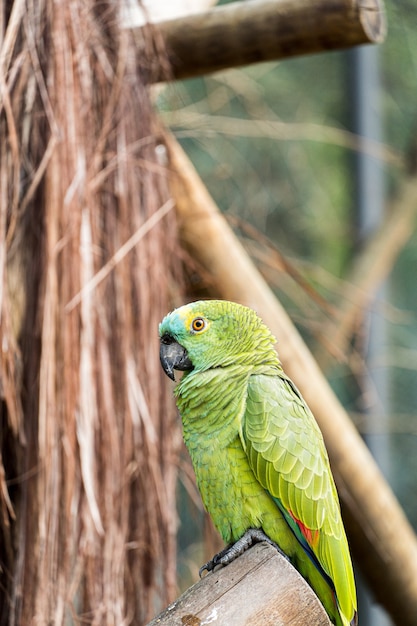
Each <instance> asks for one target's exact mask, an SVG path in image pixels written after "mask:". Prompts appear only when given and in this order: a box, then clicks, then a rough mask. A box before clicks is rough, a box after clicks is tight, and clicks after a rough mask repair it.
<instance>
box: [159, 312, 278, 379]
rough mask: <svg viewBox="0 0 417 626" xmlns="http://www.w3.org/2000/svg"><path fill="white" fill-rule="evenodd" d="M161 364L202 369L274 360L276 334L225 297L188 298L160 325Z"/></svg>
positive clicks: (168, 371) (168, 367)
mask: <svg viewBox="0 0 417 626" xmlns="http://www.w3.org/2000/svg"><path fill="white" fill-rule="evenodd" d="M159 336H160V341H161V348H160V358H161V364H162V367H163V369H164V371H165V373H166V374H167V376H169V377H170V378H171V379H172V380H175V376H174V370H181V371H185V372H187V371H191V370H194V371H204V370H207V369H211V368H215V367H227V366H229V365H232V364H236V363H242V362H244V361H245V358H246V359H247V357H248V355H250V358H251V363H252V364H255V363H270V362H271V360H272V361H273V362H276V361H277V355H276V352H275V350H274V344H275V338H274V337H273V335H272V334H271V332H270V331H269V329H268V328H267V327H266V326H265V324H264V323H263V322H262V320H261V319H260V318H259V317H258V316H257V314H256V313H255V311H253V310H252V309H249V308H247V307H245V306H243V305H240V304H236V303H234V302H228V301H226V300H200V301H197V302H191V303H190V304H186V305H184V306H182V307H180V308H178V309H175V310H174V311H172V313H169V314H168V315H167V316H166V317H165V318H164V319H163V320H162V322H161V324H160V325H159Z"/></svg>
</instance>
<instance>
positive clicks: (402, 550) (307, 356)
mask: <svg viewBox="0 0 417 626" xmlns="http://www.w3.org/2000/svg"><path fill="white" fill-rule="evenodd" d="M168 147H169V150H170V154H171V159H172V165H173V169H174V172H175V174H174V175H173V177H172V190H173V194H174V197H175V200H176V205H177V215H178V219H179V227H180V235H181V238H182V242H183V245H184V247H185V248H186V249H188V251H189V252H190V254H191V255H192V256H193V257H194V258H195V259H196V260H197V262H198V263H200V264H201V266H202V268H203V269H204V272H206V273H207V274H208V275H209V277H210V280H211V284H212V285H213V289H212V295H213V296H214V297H220V298H224V299H228V300H235V301H236V302H240V303H242V304H246V305H248V306H251V307H253V308H255V309H256V310H257V312H258V313H259V315H260V316H261V317H262V318H263V320H264V321H265V323H266V324H267V325H268V326H269V327H270V329H271V330H272V332H273V333H274V335H275V336H276V337H277V339H278V352H279V354H280V357H281V360H282V363H283V366H284V369H285V371H286V372H287V374H288V375H289V376H290V377H291V378H292V379H293V380H294V382H295V384H296V385H297V386H298V387H299V389H300V390H301V393H302V394H303V396H304V397H305V399H306V401H307V403H308V404H309V406H310V408H311V410H312V411H313V414H314V415H315V417H316V419H317V421H318V423H319V425H320V427H321V430H322V432H323V435H324V439H325V442H326V446H327V449H328V452H329V456H330V460H331V464H332V469H333V473H334V475H335V479H336V483H337V486H338V491H339V495H340V497H341V501H342V504H343V509H344V511H343V512H344V518H345V523H346V527H347V531H348V535H349V543H350V545H351V548H352V552H353V555H354V557H356V560H357V562H358V563H359V565H360V568H361V570H362V573H363V574H364V576H365V578H366V579H367V581H368V583H369V585H370V587H371V588H372V590H373V593H374V595H375V597H376V598H377V599H378V600H379V601H380V602H381V604H382V605H384V606H385V608H386V609H387V611H388V612H389V613H390V614H391V616H392V617H393V619H394V620H395V623H396V624H398V625H401V626H415V625H416V615H417V541H416V536H415V534H414V532H413V530H412V528H411V526H410V524H409V522H408V520H407V519H406V517H405V515H404V512H403V510H402V509H401V507H400V505H399V504H398V501H397V500H396V498H395V496H394V494H393V492H392V491H391V489H390V487H389V485H388V484H387V483H386V481H385V479H384V478H383V476H382V474H381V472H380V470H379V469H378V467H377V465H376V463H375V461H374V459H373V458H372V456H371V454H370V452H369V450H368V449H367V447H366V446H365V444H364V442H363V441H362V439H361V437H360V436H359V434H358V433H357V431H356V429H355V427H354V426H353V425H352V422H351V421H350V419H349V416H348V415H347V413H346V411H345V410H344V409H343V407H342V405H341V404H340V402H339V401H338V399H337V397H336V396H335V394H334V393H333V391H332V389H331V388H330V386H329V384H328V382H327V381H326V379H325V377H324V376H323V374H322V372H321V371H320V369H319V367H318V365H317V363H316V361H315V359H314V358H313V356H312V354H311V353H310V351H309V350H308V348H307V346H306V345H305V343H304V342H303V340H302V338H301V337H300V335H299V333H298V331H297V330H296V328H295V327H294V325H293V324H292V322H291V320H290V319H289V317H288V315H287V314H286V312H285V310H284V309H283V307H282V306H281V304H280V303H279V302H278V300H277V298H276V297H275V296H274V294H273V293H272V291H271V289H270V288H269V287H268V285H267V284H266V282H265V281H264V279H263V278H262V276H261V275H260V274H259V272H258V271H257V269H256V268H255V266H254V265H253V263H252V261H251V260H250V258H249V256H248V254H247V253H246V252H245V250H244V249H243V247H242V245H241V244H240V242H239V241H238V239H237V238H236V236H235V235H234V233H233V232H232V230H231V229H230V227H229V226H228V224H227V222H226V220H225V219H224V217H223V216H222V215H221V213H220V211H219V210H218V208H217V207H216V205H215V203H214V201H213V199H212V198H211V196H210V195H209V193H208V191H207V189H206V188H205V186H204V185H203V183H202V182H201V179H200V178H199V176H198V174H197V173H196V171H195V169H194V167H193V166H192V164H191V162H190V161H189V159H188V157H187V156H186V155H185V154H184V152H183V150H182V149H181V147H180V146H179V145H178V143H177V142H176V141H175V140H173V139H168Z"/></svg>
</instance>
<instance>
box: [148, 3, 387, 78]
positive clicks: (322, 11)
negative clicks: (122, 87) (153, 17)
mask: <svg viewBox="0 0 417 626" xmlns="http://www.w3.org/2000/svg"><path fill="white" fill-rule="evenodd" d="M154 28H157V29H159V31H160V34H161V35H162V38H163V39H164V41H165V45H166V48H167V52H168V56H169V59H170V63H171V72H172V78H174V79H184V78H190V77H192V76H201V75H203V74H209V73H211V72H217V71H219V70H224V69H226V68H229V67H239V66H242V65H249V64H251V63H259V62H261V61H271V60H276V59H283V58H288V57H292V56H299V55H303V54H312V53H316V52H322V51H329V50H338V49H341V48H349V47H351V46H357V45H360V44H365V43H380V42H382V41H383V39H384V37H385V33H386V23H385V15H384V10H383V3H382V0H314V1H313V0H296V1H294V0H257V1H256V2H255V1H251V2H233V3H231V4H227V5H223V6H219V7H216V8H214V9H211V10H209V11H205V12H204V13H200V14H195V15H189V16H187V17H181V18H178V19H174V20H169V21H166V22H160V23H159V24H157V25H155V26H154ZM141 31H142V29H137V33H138V37H141V38H142V37H143V35H142V32H141ZM151 80H152V81H153V82H159V81H161V80H162V81H164V80H167V76H166V72H164V71H163V70H162V69H161V70H158V69H156V73H155V75H154V76H153V77H152V78H151Z"/></svg>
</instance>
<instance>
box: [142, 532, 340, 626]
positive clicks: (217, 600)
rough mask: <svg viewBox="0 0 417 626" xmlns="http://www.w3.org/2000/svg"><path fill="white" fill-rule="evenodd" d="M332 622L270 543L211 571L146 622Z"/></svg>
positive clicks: (169, 625) (193, 625)
mask: <svg viewBox="0 0 417 626" xmlns="http://www.w3.org/2000/svg"><path fill="white" fill-rule="evenodd" d="M206 624H213V625H216V624H217V625H222V626H223V625H224V626H243V625H248V624H250V626H286V625H287V624H288V625H289V624H291V626H330V620H329V618H328V616H327V613H326V612H325V610H324V608H323V606H322V604H321V603H320V601H319V600H318V598H317V596H316V595H315V593H314V592H313V590H312V589H311V588H310V586H309V585H308V584H307V583H306V581H305V580H304V578H303V577H302V576H301V575H300V574H299V573H298V572H297V570H296V569H295V568H294V567H293V566H292V565H290V563H288V561H286V560H285V559H284V557H282V556H281V555H280V554H279V553H278V552H277V551H276V550H275V549H274V548H272V547H271V546H269V545H268V544H266V543H261V544H257V545H255V546H254V547H253V548H251V549H250V550H248V551H247V552H245V553H244V554H243V555H242V556H240V557H239V558H238V559H236V560H235V561H233V563H231V564H230V565H228V566H227V567H223V568H220V569H218V570H216V571H215V572H213V573H210V574H207V576H205V577H204V578H202V579H201V580H200V581H199V582H197V583H196V584H195V585H193V586H192V587H190V588H189V589H187V591H185V593H183V595H182V596H180V597H179V598H178V600H176V601H175V602H173V603H172V604H171V605H170V606H169V607H168V608H167V609H165V611H163V612H162V613H161V614H160V615H159V616H158V617H156V618H155V619H153V620H152V621H151V622H150V623H149V624H148V626H205V625H206Z"/></svg>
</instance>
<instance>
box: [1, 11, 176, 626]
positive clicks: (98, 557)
mask: <svg viewBox="0 0 417 626" xmlns="http://www.w3.org/2000/svg"><path fill="white" fill-rule="evenodd" d="M119 8H120V3H119V2H118V1H117V0H105V1H103V2H96V1H95V0H36V1H35V0H25V1H24V0H14V1H11V0H9V1H8V2H7V1H4V2H3V3H2V4H1V15H0V38H1V40H0V43H1V51H0V63H1V65H0V96H1V101H0V135H1V142H0V279H1V280H0V289H1V290H0V311H1V330H0V333H1V337H0V341H1V348H2V350H1V360H0V367H1V371H0V374H1V380H2V385H1V388H0V394H1V397H2V414H1V417H2V432H1V435H0V437H1V441H0V442H1V446H2V447H1V453H2V459H0V461H1V463H0V487H1V489H0V527H1V528H0V530H1V535H2V536H1V537H0V539H1V546H0V558H1V570H0V583H1V586H2V589H3V591H2V593H0V609H1V613H0V616H1V619H0V623H3V624H63V623H65V624H68V623H92V624H115V625H116V624H117V626H120V625H122V624H128V623H135V624H141V623H143V622H144V621H147V620H148V619H149V617H150V616H151V615H152V614H154V613H155V611H156V610H158V608H160V605H162V604H166V602H167V601H169V600H171V599H172V597H173V595H174V594H175V531H176V528H175V526H176V518H175V500H174V498H175V482H176V456H177V450H178V447H179V441H180V435H179V431H178V429H177V425H176V419H175V410H174V408H173V406H172V402H171V398H170V396H171V394H170V391H169V389H167V386H166V384H165V381H163V380H162V376H163V374H162V373H161V371H160V370H161V368H160V366H159V361H158V346H157V341H158V340H157V321H158V320H159V319H161V317H162V315H163V313H165V312H166V310H167V308H169V302H168V291H169V289H171V287H172V284H173V283H174V284H179V281H180V279H179V272H178V267H179V262H178V261H177V259H178V256H177V241H176V234H175V233H176V228H175V221H174V215H173V212H172V211H170V207H171V201H170V199H169V193H168V188H167V173H166V171H165V169H164V168H163V167H162V166H161V164H159V163H158V159H157V158H156V150H155V149H156V147H157V143H158V139H157V136H158V135H157V132H158V131H157V128H156V127H155V121H154V119H153V116H152V110H151V106H150V102H149V98H148V92H147V87H146V76H147V75H148V72H149V71H150V66H151V64H152V62H155V55H159V56H158V61H159V62H160V60H161V57H162V55H163V52H161V51H160V50H159V49H158V45H157V42H155V40H154V39H153V38H152V37H153V35H152V33H151V32H149V33H148V34H147V35H146V38H145V37H144V41H143V43H142V45H139V44H138V41H137V39H136V41H135V40H134V39H133V37H132V36H131V33H130V32H129V31H128V30H126V29H125V30H123V29H121V28H120V27H119V23H118V14H117V12H118V10H119ZM161 207H162V208H161ZM149 220H152V222H150V221H149ZM150 224H151V225H152V227H149V226H150ZM135 233H136V236H135V237H134V239H133V241H134V242H138V243H137V245H136V247H134V248H133V249H131V250H130V251H129V252H128V253H127V254H125V255H121V254H120V250H121V249H124V248H123V245H124V244H125V242H127V241H129V238H131V237H132V236H133V235H135ZM115 255H116V256H115ZM122 256H123V258H121V257H122ZM116 260H117V262H116ZM106 264H109V265H106ZM103 267H107V268H110V269H111V271H110V272H107V273H106V276H105V277H104V278H103V280H102V281H101V282H99V284H94V288H92V289H87V290H86V289H85V285H86V284H91V283H90V282H89V281H91V279H92V278H93V276H95V275H96V274H97V272H99V271H100V270H102V268H103ZM83 288H84V290H83V291H81V290H82V289H83ZM80 291H81V296H80V297H78V298H77V294H79V293H80ZM69 303H71V304H70V305H69Z"/></svg>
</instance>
